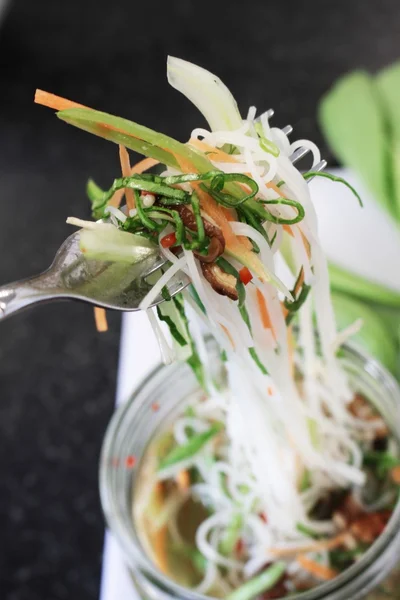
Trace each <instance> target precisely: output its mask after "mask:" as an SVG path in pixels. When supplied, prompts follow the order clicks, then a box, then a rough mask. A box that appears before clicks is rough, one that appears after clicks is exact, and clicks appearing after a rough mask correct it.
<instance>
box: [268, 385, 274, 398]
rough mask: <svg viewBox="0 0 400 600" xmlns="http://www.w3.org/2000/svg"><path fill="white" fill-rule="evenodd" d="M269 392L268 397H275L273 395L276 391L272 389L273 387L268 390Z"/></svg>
mask: <svg viewBox="0 0 400 600" xmlns="http://www.w3.org/2000/svg"><path fill="white" fill-rule="evenodd" d="M267 392H268V396H272V395H273V393H274V390H273V389H272V387H271V386H269V388H268V390H267Z"/></svg>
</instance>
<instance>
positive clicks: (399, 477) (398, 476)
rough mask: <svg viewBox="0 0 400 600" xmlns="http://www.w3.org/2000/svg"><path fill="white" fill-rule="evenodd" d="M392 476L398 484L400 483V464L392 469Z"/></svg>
mask: <svg viewBox="0 0 400 600" xmlns="http://www.w3.org/2000/svg"><path fill="white" fill-rule="evenodd" d="M391 476H392V479H393V481H394V482H395V483H396V484H397V485H400V466H398V467H394V468H393V469H392V471H391Z"/></svg>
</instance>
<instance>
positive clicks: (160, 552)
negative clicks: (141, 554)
mask: <svg viewBox="0 0 400 600" xmlns="http://www.w3.org/2000/svg"><path fill="white" fill-rule="evenodd" d="M153 549H154V554H155V560H156V563H157V566H158V568H159V569H160V571H161V572H162V573H165V574H167V573H168V558H167V526H166V525H164V527H161V529H159V530H158V531H156V532H155V533H154V536H153Z"/></svg>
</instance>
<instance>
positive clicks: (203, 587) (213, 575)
mask: <svg viewBox="0 0 400 600" xmlns="http://www.w3.org/2000/svg"><path fill="white" fill-rule="evenodd" d="M217 579H219V576H218V568H217V565H215V564H214V563H213V562H212V561H210V560H208V561H207V563H206V569H205V573H204V577H203V579H202V580H201V582H200V583H199V584H198V585H197V586H195V587H194V588H193V591H194V592H197V593H198V594H204V595H206V594H207V592H208V591H209V590H210V589H211V588H212V587H214V585H215V583H216V581H217Z"/></svg>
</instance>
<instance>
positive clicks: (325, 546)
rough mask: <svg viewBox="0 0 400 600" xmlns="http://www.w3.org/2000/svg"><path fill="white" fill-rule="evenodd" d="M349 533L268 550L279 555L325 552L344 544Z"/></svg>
mask: <svg viewBox="0 0 400 600" xmlns="http://www.w3.org/2000/svg"><path fill="white" fill-rule="evenodd" d="M347 535H348V534H347V533H341V534H340V535H338V536H336V537H334V538H331V539H330V540H321V541H319V542H310V543H309V544H304V545H303V546H297V547H292V548H269V549H268V552H269V553H271V554H273V555H274V556H277V557H284V556H291V555H292V554H305V553H306V552H323V551H324V550H333V549H334V548H337V547H338V546H341V545H342V544H344V542H345V541H346V536H347Z"/></svg>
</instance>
